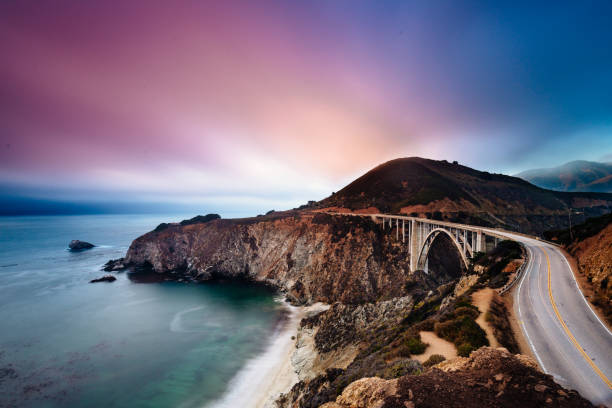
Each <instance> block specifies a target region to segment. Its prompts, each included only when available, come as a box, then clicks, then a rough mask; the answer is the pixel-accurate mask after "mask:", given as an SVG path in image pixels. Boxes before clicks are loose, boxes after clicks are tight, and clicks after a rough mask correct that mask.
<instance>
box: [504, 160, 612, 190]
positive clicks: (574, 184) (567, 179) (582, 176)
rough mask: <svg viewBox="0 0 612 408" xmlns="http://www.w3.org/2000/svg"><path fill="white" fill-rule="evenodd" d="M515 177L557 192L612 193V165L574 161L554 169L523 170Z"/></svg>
mask: <svg viewBox="0 0 612 408" xmlns="http://www.w3.org/2000/svg"><path fill="white" fill-rule="evenodd" d="M515 176H516V177H520V178H523V179H525V180H527V181H529V182H531V183H533V184H535V185H537V186H540V187H542V188H548V189H551V190H557V191H568V192H577V191H588V192H603V193H610V192H612V163H605V162H593V161H587V160H574V161H571V162H568V163H565V164H562V165H560V166H556V167H547V168H538V169H531V170H525V171H523V172H520V173H518V174H516V175H515Z"/></svg>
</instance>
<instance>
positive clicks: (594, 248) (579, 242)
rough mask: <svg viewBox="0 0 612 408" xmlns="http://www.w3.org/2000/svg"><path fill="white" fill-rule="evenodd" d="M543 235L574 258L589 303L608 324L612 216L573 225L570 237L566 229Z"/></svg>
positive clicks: (610, 316)
mask: <svg viewBox="0 0 612 408" xmlns="http://www.w3.org/2000/svg"><path fill="white" fill-rule="evenodd" d="M545 236H546V237H547V238H548V239H550V240H552V241H555V242H559V243H560V244H562V245H563V246H564V247H565V248H566V249H567V251H568V252H569V253H570V254H571V255H572V256H573V257H574V258H575V259H576V263H577V264H578V270H579V272H580V274H582V275H584V277H585V278H586V282H587V285H589V286H590V287H589V290H590V291H592V293H593V296H592V297H591V301H592V302H593V304H595V305H596V306H597V307H599V308H601V310H602V312H603V314H604V315H605V317H606V319H607V320H608V323H610V324H612V279H610V278H611V276H612V250H610V249H611V248H612V214H607V215H604V216H601V217H597V218H591V219H590V220H587V222H585V223H583V224H578V225H576V226H573V227H572V233H571V235H570V231H569V230H568V229H566V230H560V231H549V232H547V233H545Z"/></svg>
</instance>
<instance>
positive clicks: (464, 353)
mask: <svg viewBox="0 0 612 408" xmlns="http://www.w3.org/2000/svg"><path fill="white" fill-rule="evenodd" d="M474 350H476V348H474V346H472V345H471V344H470V343H461V345H459V347H457V354H458V355H459V356H461V357H469V356H470V353H471V352H472V351H474Z"/></svg>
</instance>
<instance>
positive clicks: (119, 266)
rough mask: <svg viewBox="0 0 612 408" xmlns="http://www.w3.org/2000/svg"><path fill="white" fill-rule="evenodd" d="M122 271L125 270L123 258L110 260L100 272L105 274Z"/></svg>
mask: <svg viewBox="0 0 612 408" xmlns="http://www.w3.org/2000/svg"><path fill="white" fill-rule="evenodd" d="M123 269H126V266H125V259H124V258H119V259H111V260H110V261H108V262H107V263H105V264H104V266H103V267H102V270H103V271H106V272H114V271H121V270H123Z"/></svg>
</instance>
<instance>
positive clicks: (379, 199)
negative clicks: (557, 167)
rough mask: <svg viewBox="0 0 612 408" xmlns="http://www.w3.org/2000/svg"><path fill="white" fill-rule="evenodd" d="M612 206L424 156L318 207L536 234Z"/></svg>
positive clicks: (599, 197)
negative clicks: (577, 214) (574, 212)
mask: <svg viewBox="0 0 612 408" xmlns="http://www.w3.org/2000/svg"><path fill="white" fill-rule="evenodd" d="M611 206H612V194H606V193H589V192H587V193H585V192H560V191H551V190H547V189H543V188H540V187H537V186H535V185H533V184H530V183H529V182H527V181H525V180H523V179H521V178H518V177H512V176H506V175H503V174H492V173H488V172H484V171H478V170H475V169H472V168H469V167H466V166H462V165H460V164H459V163H457V162H453V163H450V162H447V161H445V160H442V161H436V160H429V159H423V158H419V157H409V158H401V159H396V160H391V161H389V162H386V163H383V164H381V165H380V166H378V167H375V168H374V169H372V170H370V171H369V172H367V173H366V174H364V175H363V176H361V177H359V178H358V179H356V180H355V181H353V182H352V183H350V184H349V185H348V186H346V187H344V188H343V189H342V190H340V191H338V192H337V193H333V194H332V195H331V196H330V197H328V198H326V199H324V200H322V201H320V202H318V203H317V207H319V208H329V209H338V210H340V211H342V210H346V211H358V212H366V213H373V212H381V213H403V214H408V215H413V216H419V217H427V218H434V219H440V220H447V221H452V222H465V223H469V224H476V225H485V226H500V227H504V228H507V229H511V230H515V231H522V232H530V233H541V232H542V231H545V230H548V229H552V228H559V226H565V225H566V224H567V218H568V216H567V214H568V208H580V209H581V210H583V214H584V216H585V217H590V216H596V215H601V214H604V213H607V212H609V211H610V207H611Z"/></svg>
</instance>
